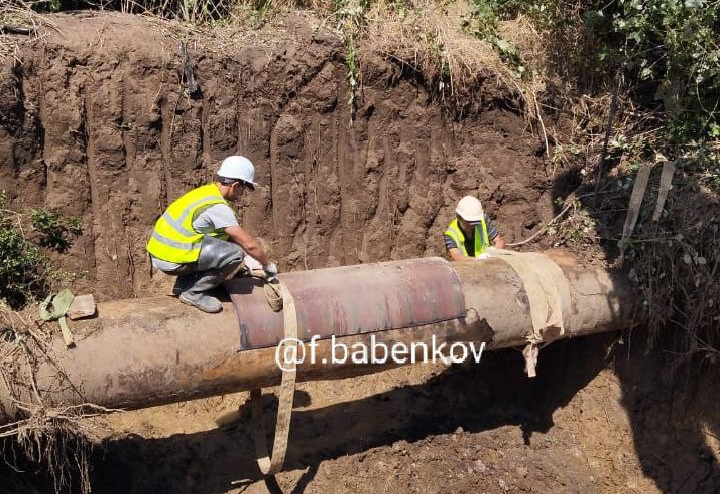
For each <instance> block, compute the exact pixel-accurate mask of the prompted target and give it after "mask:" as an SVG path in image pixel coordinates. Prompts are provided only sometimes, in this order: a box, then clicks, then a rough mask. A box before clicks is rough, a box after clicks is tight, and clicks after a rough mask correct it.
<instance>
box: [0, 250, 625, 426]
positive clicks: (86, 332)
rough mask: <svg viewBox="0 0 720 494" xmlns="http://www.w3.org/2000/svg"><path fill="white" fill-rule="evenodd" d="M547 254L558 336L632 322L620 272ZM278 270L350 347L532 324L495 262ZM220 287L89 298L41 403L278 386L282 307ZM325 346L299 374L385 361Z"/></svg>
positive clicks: (492, 341)
mask: <svg viewBox="0 0 720 494" xmlns="http://www.w3.org/2000/svg"><path fill="white" fill-rule="evenodd" d="M548 255H550V256H551V257H552V258H553V259H554V260H555V261H556V262H557V264H558V265H559V266H560V267H561V269H562V271H563V273H564V275H565V276H566V278H567V280H568V284H569V287H570V295H571V302H572V304H571V310H570V313H569V314H566V317H565V321H564V322H565V329H566V333H565V335H564V336H563V337H574V336H579V335H584V334H589V333H598V332H603V331H610V330H614V329H620V328H626V327H629V326H630V325H631V323H632V322H631V315H632V314H631V307H632V301H633V297H632V294H631V292H630V291H629V290H628V287H627V286H626V282H623V281H622V278H619V279H615V278H613V276H612V275H611V274H610V273H609V272H607V271H605V270H602V269H594V268H583V267H579V266H578V264H577V262H576V261H575V259H574V258H573V257H571V256H569V255H567V254H561V253H548ZM282 279H283V281H284V282H285V283H286V285H287V286H288V289H289V290H290V292H291V293H292V294H293V296H294V299H295V305H296V308H297V311H298V323H299V336H300V337H301V338H303V339H309V338H310V337H311V336H312V335H314V334H317V335H320V336H321V337H323V338H328V337H329V336H330V335H331V334H335V335H336V341H337V342H342V343H344V344H345V345H347V346H348V347H349V346H351V345H352V344H353V343H356V342H364V343H368V342H369V340H370V337H371V336H373V337H374V338H375V339H376V341H377V342H381V341H382V342H386V343H391V342H405V343H410V342H418V341H425V342H429V341H430V340H431V338H432V337H433V335H434V336H435V337H436V340H437V341H438V342H443V341H448V342H452V341H475V342H481V341H484V342H486V344H487V345H486V348H487V349H495V348H503V347H510V346H517V345H521V344H523V343H524V342H525V338H526V336H527V335H528V334H529V333H530V332H531V331H532V323H531V318H530V313H529V309H528V303H527V295H526V293H525V290H524V288H523V282H522V281H521V280H520V278H519V277H518V276H517V274H516V273H515V271H513V269H511V268H510V266H509V265H507V264H506V263H505V262H504V261H502V260H499V259H489V260H485V261H482V262H477V261H474V260H473V261H466V262H458V263H449V262H447V261H444V260H442V259H439V258H430V259H414V260H407V261H394V262H388V263H378V264H366V265H358V266H349V267H341V268H327V269H320V270H311V271H305V272H294V273H287V274H285V275H283V276H282ZM226 287H227V288H228V291H229V292H230V294H231V299H233V300H235V302H236V303H235V304H233V303H232V301H225V302H223V311H222V312H221V313H219V314H205V313H203V312H200V311H198V310H197V309H194V308H192V307H188V306H185V305H183V304H180V303H178V301H177V300H176V299H174V298H171V297H167V296H166V297H153V298H145V299H130V300H119V301H113V302H105V303H101V304H99V305H98V314H97V317H96V318H94V319H89V320H85V321H73V322H72V325H73V327H72V329H73V332H74V333H75V338H76V341H77V347H76V348H73V349H69V350H68V349H66V348H65V345H64V342H63V340H62V338H59V337H58V338H56V339H55V340H54V342H53V351H52V357H53V359H54V360H55V362H56V364H57V366H58V367H59V368H60V369H62V371H63V373H64V374H65V376H66V380H65V381H63V382H60V381H58V377H57V371H56V369H55V367H53V366H51V365H48V364H41V365H40V367H39V368H38V369H37V371H36V382H37V386H38V387H39V388H40V391H41V392H42V393H45V394H46V400H47V401H48V402H49V403H48V404H49V405H55V406H67V405H75V404H81V403H94V404H97V405H102V406H106V407H111V408H126V409H136V408H145V407H150V406H155V405H160V404H166V403H173V402H180V401H186V400H189V399H194V398H199V397H208V396H215V395H219V394H224V393H231V392H237V391H243V390H250V389H255V388H259V387H265V386H272V385H276V384H278V383H279V381H280V377H281V371H280V369H279V368H278V367H277V365H276V362H275V348H276V347H275V344H276V342H277V341H278V340H279V339H280V338H282V335H283V325H282V315H281V314H279V313H275V312H273V311H272V310H271V309H270V308H269V306H268V305H267V303H266V301H265V299H264V295H263V294H262V289H259V287H258V286H257V283H254V282H252V281H251V280H250V279H240V280H233V282H231V283H229V284H226ZM236 310H237V313H236ZM238 316H239V317H238ZM330 350H331V348H330V342H329V340H327V339H322V340H320V341H319V345H318V347H317V353H316V355H317V358H316V360H315V363H314V365H312V364H311V363H309V362H307V361H306V362H305V363H304V364H301V365H299V366H298V380H318V379H337V378H345V377H350V376H353V375H361V374H368V373H372V372H377V371H379V370H382V369H383V368H386V367H387V366H379V365H375V366H372V365H355V364H353V363H351V362H347V363H346V364H343V365H327V364H323V363H322V358H323V357H328V358H329V356H330ZM540 358H542V356H541V357H540ZM68 384H70V385H68ZM28 400H30V398H29V397H28ZM0 405H2V408H0V422H4V421H7V420H9V419H11V418H12V415H14V413H13V411H14V410H15V409H14V408H13V406H12V400H11V399H10V396H9V393H8V391H7V389H5V388H3V387H2V384H0Z"/></svg>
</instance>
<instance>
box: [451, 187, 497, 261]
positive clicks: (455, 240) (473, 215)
mask: <svg viewBox="0 0 720 494" xmlns="http://www.w3.org/2000/svg"><path fill="white" fill-rule="evenodd" d="M455 213H456V214H455V219H453V220H452V221H451V222H450V224H449V225H448V227H447V229H446V230H445V233H444V235H443V237H444V240H445V248H446V249H447V252H448V256H449V257H450V260H452V261H460V260H462V259H467V258H482V257H484V253H485V247H487V246H489V245H490V243H492V245H493V246H495V247H497V248H498V249H504V248H505V240H504V239H503V238H502V236H501V235H500V234H499V233H498V231H497V230H496V229H495V227H494V226H493V224H492V223H491V222H490V220H489V219H487V218H486V217H485V212H484V211H483V207H482V203H481V202H480V200H478V199H477V198H475V197H472V196H465V197H463V198H462V199H460V202H458V205H457V208H456V209H455Z"/></svg>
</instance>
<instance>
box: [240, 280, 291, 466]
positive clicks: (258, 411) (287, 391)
mask: <svg viewBox="0 0 720 494" xmlns="http://www.w3.org/2000/svg"><path fill="white" fill-rule="evenodd" d="M267 285H269V284H266V286H267ZM273 286H277V287H279V291H280V295H281V297H282V310H283V322H284V325H285V339H286V340H285V341H284V342H283V343H281V344H283V345H297V334H298V330H297V314H296V312H295V301H294V300H293V298H292V295H291V294H290V292H289V291H288V289H287V287H286V286H285V284H284V283H282V282H279V283H278V284H277V285H273ZM266 295H267V292H266ZM268 299H269V295H268ZM296 350H297V349H296ZM278 351H280V350H278ZM281 355H285V353H281ZM295 355H297V353H295ZM296 360H297V359H293V360H292V361H291V362H283V369H282V381H281V382H280V391H279V394H278V412H277V420H276V423H275V438H274V439H273V449H272V456H271V454H270V453H269V452H268V449H267V442H266V438H265V428H264V427H263V421H262V413H263V405H262V390H261V389H254V390H252V391H251V392H250V401H251V403H252V409H251V426H252V428H253V442H254V443H255V458H256V459H257V463H258V467H259V468H260V471H261V472H262V473H263V475H274V474H276V473H278V472H279V471H281V470H282V467H283V463H284V462H285V453H286V452H287V443H288V434H289V432H290V416H291V414H292V407H293V395H294V394H295V374H296V372H295V371H296V362H295V361H296Z"/></svg>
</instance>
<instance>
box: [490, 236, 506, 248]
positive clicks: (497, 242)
mask: <svg viewBox="0 0 720 494" xmlns="http://www.w3.org/2000/svg"><path fill="white" fill-rule="evenodd" d="M492 244H493V246H495V247H496V248H498V249H504V248H505V239H504V238H502V235H495V238H494V239H492Z"/></svg>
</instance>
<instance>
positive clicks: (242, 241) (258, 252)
mask: <svg viewBox="0 0 720 494" xmlns="http://www.w3.org/2000/svg"><path fill="white" fill-rule="evenodd" d="M225 233H227V235H228V237H230V240H232V241H233V242H235V243H236V244H238V245H239V246H240V247H242V248H243V250H244V251H245V252H247V253H248V254H249V255H251V256H252V257H254V258H255V259H257V261H258V262H259V263H260V264H262V265H263V266H265V265H266V264H268V263H269V262H270V258H269V257H268V255H267V252H265V251H264V250H263V249H262V247H260V244H259V243H258V241H257V240H256V239H255V237H253V236H252V235H250V234H249V233H247V232H246V231H245V230H243V229H242V227H240V225H235V226H229V227H227V228H225Z"/></svg>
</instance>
